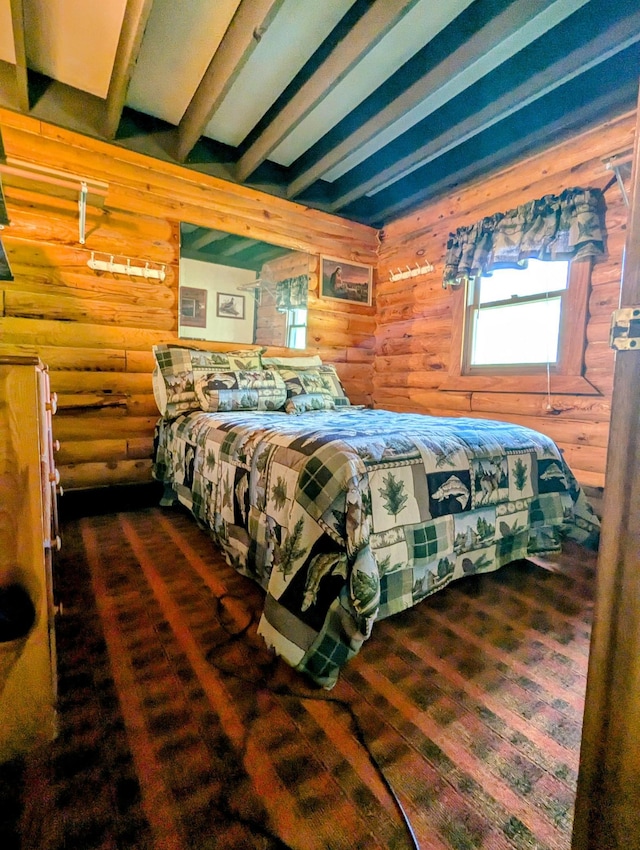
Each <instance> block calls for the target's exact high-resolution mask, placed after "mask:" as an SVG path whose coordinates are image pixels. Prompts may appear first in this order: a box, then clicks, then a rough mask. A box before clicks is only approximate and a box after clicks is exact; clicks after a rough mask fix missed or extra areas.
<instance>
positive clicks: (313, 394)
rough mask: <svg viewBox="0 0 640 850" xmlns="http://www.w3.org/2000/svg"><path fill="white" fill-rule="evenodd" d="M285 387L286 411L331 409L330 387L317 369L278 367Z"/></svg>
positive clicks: (332, 404) (331, 395) (333, 404)
mask: <svg viewBox="0 0 640 850" xmlns="http://www.w3.org/2000/svg"><path fill="white" fill-rule="evenodd" d="M280 374H281V375H282V377H283V378H284V382H285V384H286V387H287V403H286V404H285V408H284V409H285V411H286V412H287V413H306V412H307V411H308V410H333V409H334V408H335V406H336V405H335V402H334V399H333V393H332V389H333V388H332V387H331V386H330V385H328V384H327V381H326V380H325V378H324V376H323V375H322V374H321V373H320V371H319V369H300V370H297V369H280Z"/></svg>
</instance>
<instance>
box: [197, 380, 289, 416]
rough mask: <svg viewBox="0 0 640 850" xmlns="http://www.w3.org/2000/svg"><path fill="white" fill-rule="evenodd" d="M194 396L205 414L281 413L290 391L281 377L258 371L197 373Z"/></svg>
mask: <svg viewBox="0 0 640 850" xmlns="http://www.w3.org/2000/svg"><path fill="white" fill-rule="evenodd" d="M194 374H195V382H194V386H195V393H196V396H197V397H198V402H199V406H200V409H201V410H204V411H205V412H206V413H215V412H216V411H230V410H281V409H282V407H283V405H284V403H285V402H286V400H287V389H286V386H285V383H284V380H283V378H282V377H281V375H280V374H279V373H278V372H276V371H275V370H274V371H271V370H269V369H264V370H257V371H245V370H239V371H213V372H197V371H196V372H195V373H194Z"/></svg>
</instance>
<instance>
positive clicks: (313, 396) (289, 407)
mask: <svg viewBox="0 0 640 850" xmlns="http://www.w3.org/2000/svg"><path fill="white" fill-rule="evenodd" d="M284 409H285V413H291V414H294V415H295V414H296V413H308V412H309V411H311V410H335V409H336V405H335V403H334V401H333V399H332V398H331V396H330V395H325V393H302V394H301V395H294V396H291V398H288V399H287V403H286V404H285V406H284Z"/></svg>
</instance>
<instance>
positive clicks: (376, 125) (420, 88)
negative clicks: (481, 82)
mask: <svg viewBox="0 0 640 850" xmlns="http://www.w3.org/2000/svg"><path fill="white" fill-rule="evenodd" d="M552 3H553V0H514V2H513V3H511V4H510V5H509V6H508V7H507V8H506V9H504V10H503V11H502V12H500V13H499V14H497V15H495V16H494V17H493V18H491V20H489V21H488V22H487V23H486V24H484V26H481V27H479V28H478V29H477V30H476V31H475V32H474V34H473V35H471V36H470V37H469V38H467V39H465V40H464V41H463V42H462V43H461V44H460V45H459V46H458V47H457V49H454V50H452V51H451V52H450V53H448V55H447V56H446V58H444V59H443V60H442V61H440V62H439V63H438V64H437V65H435V67H430V68H429V70H428V71H427V72H426V73H425V74H423V75H422V76H421V77H419V78H418V79H415V80H414V81H413V82H412V83H411V84H410V85H409V86H408V87H407V88H406V89H405V90H404V92H403V93H402V94H401V95H400V96H399V97H395V98H394V99H393V100H391V101H390V102H389V103H387V104H386V105H385V106H383V107H382V108H381V109H380V110H378V111H377V112H376V114H375V115H373V116H372V117H371V118H370V119H369V120H365V121H363V122H362V123H361V124H360V125H359V126H358V127H357V129H355V130H354V131H353V132H350V133H349V134H348V136H346V137H344V138H342V139H341V140H340V141H339V142H338V143H337V144H335V145H333V146H332V147H331V150H329V151H327V152H326V153H325V154H324V155H322V156H321V157H320V158H319V159H317V160H316V162H314V163H312V164H311V165H309V166H307V167H306V168H304V169H303V170H302V171H301V172H300V173H299V174H297V175H296V177H295V178H294V180H292V181H291V183H290V184H289V186H288V189H287V197H289V198H294V197H296V196H297V195H299V194H300V193H301V192H303V191H304V190H305V189H307V188H308V187H309V186H311V184H312V183H315V182H316V180H319V179H320V178H321V177H323V175H325V174H326V173H327V172H328V171H330V170H331V169H332V168H335V167H336V166H337V165H339V164H340V163H341V162H343V161H344V160H345V159H346V158H347V157H348V156H350V155H351V154H353V153H354V152H355V151H357V150H359V149H360V148H362V147H364V145H366V144H368V143H369V142H370V141H371V140H372V139H374V138H375V137H376V136H377V135H379V134H380V133H382V132H383V131H384V130H386V129H388V128H389V127H391V126H392V125H393V124H394V123H395V122H396V121H399V120H400V119H401V118H402V117H403V116H404V115H406V114H407V113H408V112H410V111H411V110H412V109H414V108H415V107H416V106H418V105H419V104H420V103H422V102H423V101H424V100H426V98H427V97H429V96H430V95H433V94H434V93H435V92H437V91H438V89H440V88H441V87H442V86H444V85H445V84H446V83H447V82H448V81H449V80H451V79H453V78H455V77H456V76H458V75H459V73H460V71H461V69H463V68H468V67H470V66H471V65H473V64H474V63H475V62H478V61H479V60H481V59H482V58H483V57H484V56H485V55H486V54H487V53H489V51H491V50H493V49H494V48H496V47H498V45H499V44H500V43H501V42H503V41H504V40H505V38H506V36H507V34H509V33H511V34H513V33H515V32H517V31H518V30H519V29H520V28H522V27H523V26H525V25H526V24H528V23H529V22H530V21H531V20H532V19H533V18H535V17H536V16H537V15H539V14H540V13H541V12H544V10H545V9H546V8H547V7H548V6H550V5H552ZM471 9H472V7H471ZM463 14H465V13H463ZM467 14H468V15H469V16H471V15H472V14H475V13H472V11H469V10H467Z"/></svg>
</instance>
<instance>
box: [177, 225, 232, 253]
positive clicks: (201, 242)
mask: <svg viewBox="0 0 640 850" xmlns="http://www.w3.org/2000/svg"><path fill="white" fill-rule="evenodd" d="M198 234H199V235H198ZM228 235H229V234H228V233H224V232H223V231H222V230H203V229H202V228H198V230H197V231H196V235H195V238H193V239H191V238H189V239H188V240H187V239H185V240H184V241H185V246H186V247H188V248H190V249H191V250H192V251H199V250H200V249H201V248H204V247H205V246H206V245H211V243H212V242H218V241H219V240H220V239H226V238H227V236H228Z"/></svg>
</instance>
